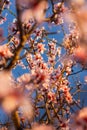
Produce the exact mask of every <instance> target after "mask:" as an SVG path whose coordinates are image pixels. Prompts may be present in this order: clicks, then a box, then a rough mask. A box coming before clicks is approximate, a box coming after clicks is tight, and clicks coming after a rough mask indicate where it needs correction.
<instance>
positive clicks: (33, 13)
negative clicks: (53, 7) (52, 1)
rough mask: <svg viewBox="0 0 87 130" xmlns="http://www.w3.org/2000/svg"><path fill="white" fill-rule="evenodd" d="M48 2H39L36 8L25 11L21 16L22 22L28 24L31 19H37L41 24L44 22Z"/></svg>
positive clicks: (44, 0)
mask: <svg viewBox="0 0 87 130" xmlns="http://www.w3.org/2000/svg"><path fill="white" fill-rule="evenodd" d="M46 8H47V1H46V0H43V1H40V2H38V4H36V5H35V6H34V7H32V8H30V9H25V10H24V12H23V13H22V15H21V19H22V21H25V22H28V21H29V20H30V19H31V18H35V19H36V20H37V21H38V22H39V23H40V22H42V21H43V20H44V17H45V10H46Z"/></svg>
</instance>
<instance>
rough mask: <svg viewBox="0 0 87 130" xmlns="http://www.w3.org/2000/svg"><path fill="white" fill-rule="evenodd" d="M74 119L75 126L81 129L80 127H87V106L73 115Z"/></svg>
mask: <svg viewBox="0 0 87 130" xmlns="http://www.w3.org/2000/svg"><path fill="white" fill-rule="evenodd" d="M72 119H73V128H75V127H76V128H77V130H79V127H80V128H81V130H83V128H85V130H86V129H87V107H84V108H83V109H81V110H80V111H78V112H77V113H76V114H74V115H73V116H72Z"/></svg>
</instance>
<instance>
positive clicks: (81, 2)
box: [71, 0, 85, 6]
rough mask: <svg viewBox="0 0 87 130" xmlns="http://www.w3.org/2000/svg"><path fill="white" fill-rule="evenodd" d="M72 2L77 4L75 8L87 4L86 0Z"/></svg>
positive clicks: (72, 0) (73, 0)
mask: <svg viewBox="0 0 87 130" xmlns="http://www.w3.org/2000/svg"><path fill="white" fill-rule="evenodd" d="M71 2H72V3H73V4H75V6H79V5H80V6H82V5H83V4H84V3H85V0H71Z"/></svg>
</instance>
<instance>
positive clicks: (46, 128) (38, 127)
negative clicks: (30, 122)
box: [33, 124, 55, 130]
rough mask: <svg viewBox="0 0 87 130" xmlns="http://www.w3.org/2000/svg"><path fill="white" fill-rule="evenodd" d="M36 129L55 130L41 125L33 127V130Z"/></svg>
mask: <svg viewBox="0 0 87 130" xmlns="http://www.w3.org/2000/svg"><path fill="white" fill-rule="evenodd" d="M38 129H39V130H55V128H54V127H52V126H48V125H44V124H42V125H38V124H36V125H34V127H33V130H38Z"/></svg>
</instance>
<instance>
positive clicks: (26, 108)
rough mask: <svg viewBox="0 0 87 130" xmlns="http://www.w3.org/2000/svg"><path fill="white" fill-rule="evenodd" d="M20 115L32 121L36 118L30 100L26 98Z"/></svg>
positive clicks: (21, 105)
mask: <svg viewBox="0 0 87 130" xmlns="http://www.w3.org/2000/svg"><path fill="white" fill-rule="evenodd" d="M19 108H20V110H19V111H20V113H21V114H22V115H23V117H25V118H27V119H29V120H31V119H32V118H33V116H34V111H33V106H32V104H31V102H30V101H29V99H27V98H24V99H23V100H22V102H21V104H20V107H19Z"/></svg>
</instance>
